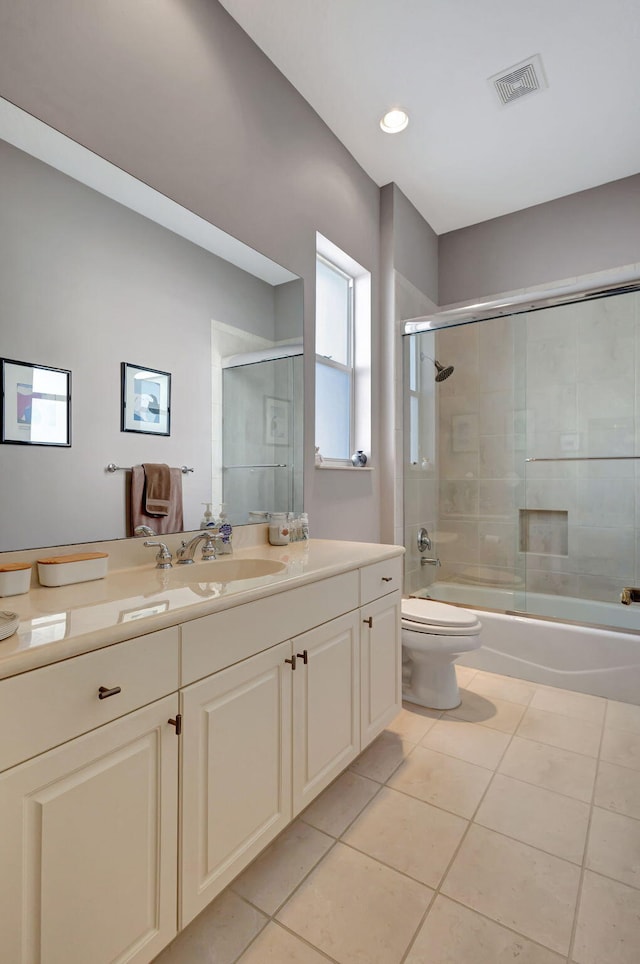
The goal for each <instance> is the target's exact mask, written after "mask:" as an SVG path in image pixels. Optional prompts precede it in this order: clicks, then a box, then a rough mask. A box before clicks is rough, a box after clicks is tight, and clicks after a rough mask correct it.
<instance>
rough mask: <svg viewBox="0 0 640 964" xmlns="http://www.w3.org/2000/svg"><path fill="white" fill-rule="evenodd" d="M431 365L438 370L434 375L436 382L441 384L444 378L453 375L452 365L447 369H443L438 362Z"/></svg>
mask: <svg viewBox="0 0 640 964" xmlns="http://www.w3.org/2000/svg"><path fill="white" fill-rule="evenodd" d="M433 364H434V365H435V366H436V368H437V369H438V374H437V375H436V381H437V382H443V381H444V380H445V378H448V377H449V375H453V365H448V366H447V368H445V367H444V365H441V364H440V362H437V361H435V360H434V362H433Z"/></svg>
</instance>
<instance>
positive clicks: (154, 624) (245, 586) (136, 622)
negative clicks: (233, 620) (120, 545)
mask: <svg viewBox="0 0 640 964" xmlns="http://www.w3.org/2000/svg"><path fill="white" fill-rule="evenodd" d="M403 552H404V549H403V548H402V546H390V545H379V544H375V543H366V542H338V541H329V540H319V539H311V540H310V541H309V542H307V543H295V544H293V545H290V546H278V547H276V546H270V545H254V546H252V547H250V548H245V549H240V550H236V551H234V553H233V555H231V556H228V555H227V556H221V557H220V561H225V560H230V559H274V560H277V561H278V562H282V563H284V564H285V566H286V568H285V569H284V570H283V571H282V572H279V573H276V574H274V575H269V576H262V577H259V578H255V579H245V580H239V581H237V582H227V583H221V582H214V581H212V579H211V573H212V572H213V571H214V570H213V567H214V566H215V563H214V562H213V563H212V562H209V563H195V564H194V565H193V566H187V567H181V566H174V568H173V569H169V570H160V569H156V568H155V562H153V561H150V562H149V563H148V564H147V565H144V566H138V567H136V568H132V569H120V570H116V571H113V572H110V573H109V575H108V576H107V577H106V578H105V579H97V580H94V581H92V582H85V583H79V584H77V585H72V586H60V587H57V588H47V587H43V586H41V587H37V588H32V589H31V591H30V592H29V593H27V594H25V595H22V596H8V597H5V598H3V599H0V608H1V609H3V610H7V611H11V612H15V613H17V614H18V615H19V617H20V624H19V626H18V630H17V632H16V633H14V634H13V636H9V637H8V638H7V639H5V640H3V641H2V642H0V679H3V678H6V677H8V676H14V675H16V674H18V673H24V672H26V671H28V670H32V669H36V668H37V667H39V666H45V665H47V664H49V663H55V662H58V661H59V660H62V659H68V658H69V657H71V656H77V655H80V654H82V653H88V652H91V651H92V650H95V649H101V648H102V647H104V646H109V645H111V644H112V643H117V642H121V641H123V640H125V639H131V638H132V637H135V636H141V635H143V634H145V633H151V632H154V631H156V630H158V629H165V628H166V627H168V626H176V625H178V624H179V623H182V622H185V621H187V620H189V619H197V618H198V617H200V616H206V615H208V614H209V613H214V612H217V611H219V610H222V609H228V608H230V607H232V606H239V605H242V604H243V603H245V602H249V601H251V600H254V599H260V598H262V597H264V596H269V595H271V594H273V593H278V592H284V591H285V590H288V589H293V588H295V587H296V586H303V585H305V584H307V583H311V582H315V581H316V580H318V579H326V578H328V577H329V576H334V575H338V574H339V573H341V572H348V571H349V570H351V569H358V568H360V567H361V566H366V565H369V564H371V563H374V562H380V561H382V560H384V559H390V558H393V557H394V556H399V555H402V553H403ZM199 567H206V569H205V570H204V571H203V581H202V582H199V581H197V580H196V581H194V577H195V576H196V574H197V571H198V568H199ZM182 569H186V570H187V571H188V577H189V580H190V582H189V584H188V585H185V584H184V582H183V581H182V578H183V577H184V572H181V570H182ZM204 573H206V574H204Z"/></svg>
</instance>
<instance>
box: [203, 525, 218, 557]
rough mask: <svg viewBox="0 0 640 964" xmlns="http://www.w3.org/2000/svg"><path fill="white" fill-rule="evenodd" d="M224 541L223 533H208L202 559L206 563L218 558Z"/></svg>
mask: <svg viewBox="0 0 640 964" xmlns="http://www.w3.org/2000/svg"><path fill="white" fill-rule="evenodd" d="M222 539H223V536H222V533H221V532H215V531H212V532H207V537H206V541H205V544H204V545H203V547H202V558H203V560H204V561H205V562H207V561H208V560H211V559H216V558H217V555H216V553H217V551H218V548H219V547H220V543H221V542H222Z"/></svg>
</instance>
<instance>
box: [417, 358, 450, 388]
mask: <svg viewBox="0 0 640 964" xmlns="http://www.w3.org/2000/svg"><path fill="white" fill-rule="evenodd" d="M425 358H428V359H429V361H432V362H433V364H434V365H435V366H436V368H437V369H438V374H437V375H436V381H437V382H443V381H444V380H445V378H448V377H449V375H453V365H448V366H447V368H445V367H444V365H441V364H440V362H439V361H436V359H435V358H432V357H431V355H425V353H424V352H423V351H421V352H420V361H424V360H425Z"/></svg>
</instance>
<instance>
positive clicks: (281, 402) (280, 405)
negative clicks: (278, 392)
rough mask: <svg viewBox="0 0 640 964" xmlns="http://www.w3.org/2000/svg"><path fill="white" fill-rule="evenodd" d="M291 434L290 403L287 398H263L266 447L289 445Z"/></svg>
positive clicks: (269, 396)
mask: <svg viewBox="0 0 640 964" xmlns="http://www.w3.org/2000/svg"><path fill="white" fill-rule="evenodd" d="M290 433H291V401H290V400H289V399H288V398H275V397H274V396H272V395H265V398H264V441H265V443H266V444H267V445H289V441H290Z"/></svg>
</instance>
